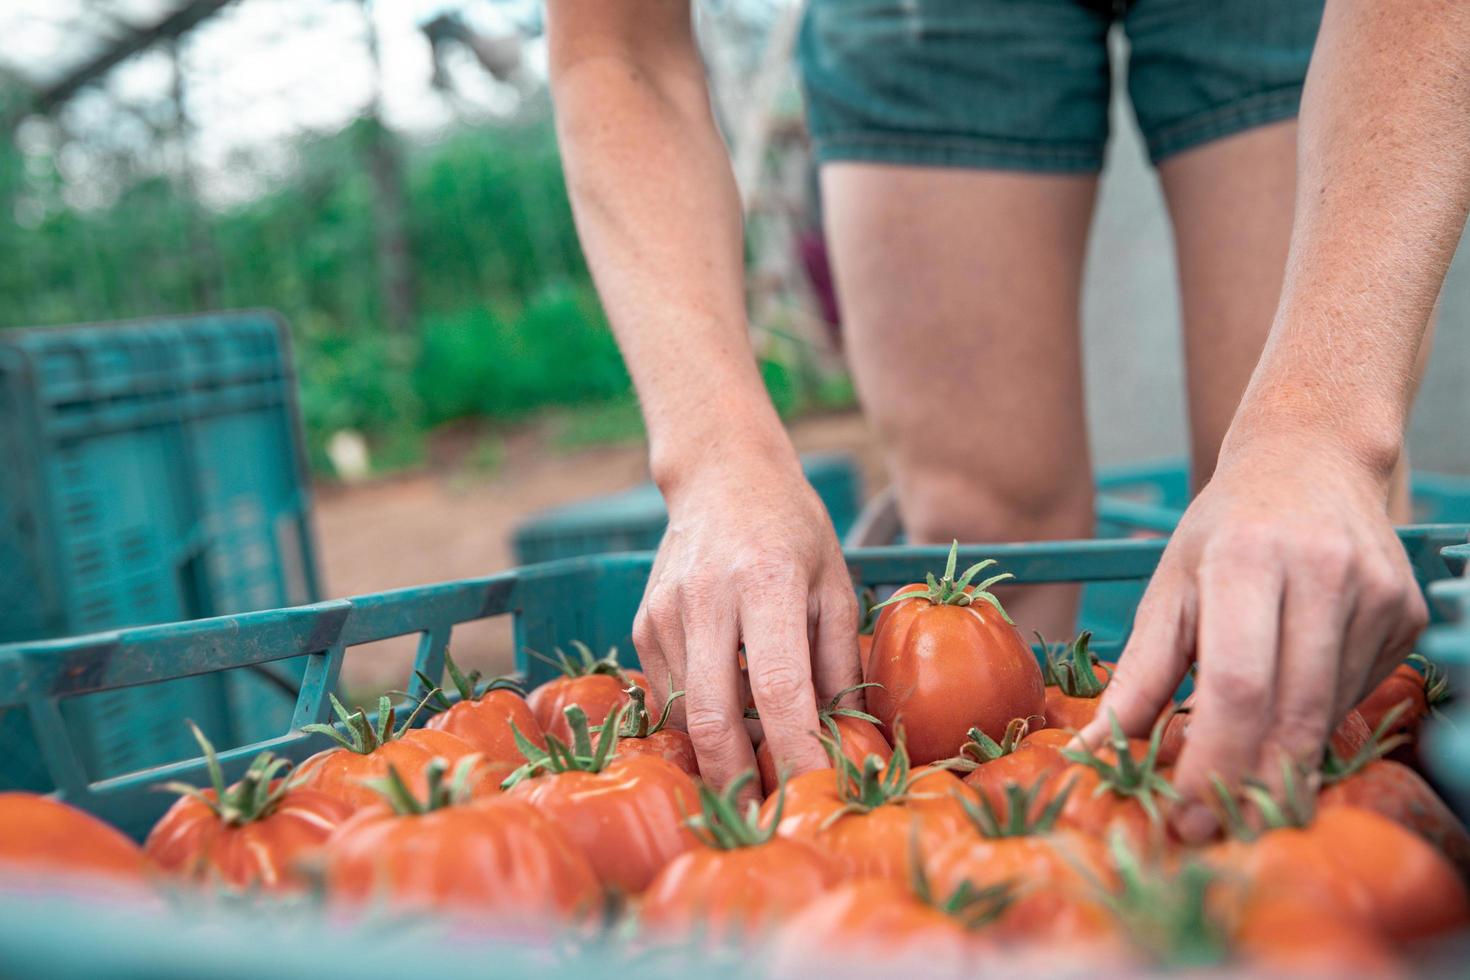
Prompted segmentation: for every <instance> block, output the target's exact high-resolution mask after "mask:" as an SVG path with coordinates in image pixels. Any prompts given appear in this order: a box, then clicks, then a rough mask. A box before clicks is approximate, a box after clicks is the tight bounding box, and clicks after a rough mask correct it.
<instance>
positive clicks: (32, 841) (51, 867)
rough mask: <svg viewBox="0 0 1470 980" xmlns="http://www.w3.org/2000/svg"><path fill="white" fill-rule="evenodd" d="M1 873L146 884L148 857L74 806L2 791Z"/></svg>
mask: <svg viewBox="0 0 1470 980" xmlns="http://www.w3.org/2000/svg"><path fill="white" fill-rule="evenodd" d="M0 869H3V871H4V873H5V874H4V876H5V877H8V876H10V875H12V874H13V875H17V876H19V875H28V876H29V875H34V876H36V878H37V880H42V881H44V880H47V879H49V878H50V877H52V876H54V875H64V876H68V877H72V876H84V877H90V878H107V879H112V880H117V881H126V882H141V881H142V880H143V879H144V877H145V876H146V872H147V870H148V862H147V859H146V858H145V857H144V856H143V851H142V849H141V848H139V847H138V845H137V844H135V843H133V841H131V840H129V839H128V838H127V836H126V835H124V834H123V833H122V832H121V831H119V830H117V829H116V828H114V827H112V826H110V825H108V824H106V823H103V822H102V821H101V820H98V819H97V818H96V817H94V816H92V815H91V814H90V813H87V812H86V811H85V810H79V809H77V808H76V807H74V806H69V805H67V804H65V803H62V802H61V801H60V800H53V799H52V798H51V797H49V796H39V795H37V794H35V793H23V792H9V793H0Z"/></svg>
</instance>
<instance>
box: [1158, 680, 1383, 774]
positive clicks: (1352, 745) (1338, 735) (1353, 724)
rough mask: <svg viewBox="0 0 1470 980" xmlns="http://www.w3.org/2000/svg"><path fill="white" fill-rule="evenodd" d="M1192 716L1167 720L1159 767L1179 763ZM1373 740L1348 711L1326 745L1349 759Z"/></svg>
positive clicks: (1187, 703) (1363, 722) (1358, 716)
mask: <svg viewBox="0 0 1470 980" xmlns="http://www.w3.org/2000/svg"><path fill="white" fill-rule="evenodd" d="M1193 703H1194V696H1193V695H1191V696H1190V697H1188V698H1186V699H1185V701H1184V707H1191V706H1192V705H1193ZM1170 711H1173V708H1166V709H1165V710H1164V713H1163V715H1161V716H1160V717H1161V718H1162V717H1168V715H1169V712H1170ZM1191 717H1192V716H1191V714H1190V713H1189V712H1187V711H1186V712H1176V713H1175V714H1174V716H1173V717H1172V718H1169V723H1168V725H1167V726H1166V727H1165V728H1164V737H1163V739H1162V740H1161V741H1160V742H1159V756H1158V761H1159V765H1161V766H1172V765H1174V763H1175V762H1177V761H1178V759H1179V756H1180V754H1181V753H1183V751H1184V743H1185V741H1186V739H1188V737H1189V722H1190V718H1191ZM1372 738H1373V726H1372V725H1369V724H1368V722H1367V721H1366V720H1365V719H1364V718H1363V716H1362V715H1361V714H1359V713H1358V712H1357V711H1349V712H1348V713H1347V714H1346V715H1344V716H1343V719H1342V721H1340V722H1338V725H1337V727H1336V728H1334V729H1333V730H1332V737H1331V739H1330V741H1329V744H1330V745H1331V746H1332V751H1334V752H1336V753H1337V754H1338V756H1339V757H1341V758H1344V759H1351V758H1352V757H1353V756H1355V755H1357V754H1358V753H1359V752H1360V751H1362V748H1363V746H1365V745H1367V744H1368V743H1369V742H1370V741H1371V740H1372Z"/></svg>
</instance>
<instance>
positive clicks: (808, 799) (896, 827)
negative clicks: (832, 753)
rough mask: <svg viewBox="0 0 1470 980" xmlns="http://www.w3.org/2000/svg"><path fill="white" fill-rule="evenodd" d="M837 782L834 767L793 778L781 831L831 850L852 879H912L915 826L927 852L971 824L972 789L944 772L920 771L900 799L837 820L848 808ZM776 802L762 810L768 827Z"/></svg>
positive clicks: (769, 802) (768, 801)
mask: <svg viewBox="0 0 1470 980" xmlns="http://www.w3.org/2000/svg"><path fill="white" fill-rule="evenodd" d="M837 786H838V784H837V773H836V771H835V770H832V769H819V770H816V771H814V772H807V773H802V774H801V775H800V776H796V777H794V778H792V779H790V780H788V781H787V783H786V805H785V808H784V809H783V810H782V815H781V822H780V824H778V825H777V827H776V833H777V834H778V835H779V836H781V837H787V838H790V839H792V840H798V841H804V842H806V843H808V844H811V845H812V846H813V847H816V848H817V849H819V850H821V851H825V852H826V853H827V854H830V855H831V856H832V857H833V858H834V859H835V860H836V862H837V864H838V866H839V867H840V868H842V870H843V872H844V874H845V875H846V876H847V877H849V878H863V877H875V878H888V879H891V880H893V881H897V882H906V881H908V876H909V870H910V869H909V861H910V853H911V851H910V847H911V842H910V835H911V834H912V833H913V831H914V828H916V827H917V829H918V833H919V849H920V852H921V853H928V852H929V851H930V850H932V849H933V848H936V847H938V846H939V845H940V844H942V843H943V842H944V841H945V840H947V839H948V838H950V837H953V836H955V835H957V834H961V833H966V832H968V831H969V828H970V821H969V817H967V816H966V815H965V810H964V807H963V806H962V805H961V804H960V802H959V797H961V796H962V795H963V794H965V793H966V792H968V790H967V788H966V787H965V785H964V784H963V783H961V782H960V781H959V780H958V779H957V778H955V776H954V775H953V774H952V773H949V772H946V771H944V770H931V771H929V772H927V773H924V774H919V775H916V776H915V778H914V782H913V788H912V789H911V791H910V792H909V793H908V795H907V796H905V797H904V798H903V799H902V801H900V802H895V803H885V804H883V805H881V806H877V807H874V808H873V809H871V810H869V811H867V812H866V813H846V814H843V815H842V816H840V817H835V818H834V816H833V815H834V814H837V813H840V812H841V811H842V810H843V808H844V807H845V806H846V804H845V803H844V802H843V800H842V797H841V796H840V795H839V794H838V788H837ZM776 804H777V797H775V796H768V797H766V802H765V803H764V805H762V807H761V812H760V819H761V824H762V826H764V825H765V824H766V821H768V820H771V819H773V818H774V815H775V810H776Z"/></svg>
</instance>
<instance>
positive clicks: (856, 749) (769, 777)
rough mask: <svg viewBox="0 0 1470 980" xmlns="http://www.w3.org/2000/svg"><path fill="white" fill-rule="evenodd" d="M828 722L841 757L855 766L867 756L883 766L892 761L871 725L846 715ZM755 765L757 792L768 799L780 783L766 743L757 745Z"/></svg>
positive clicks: (878, 733)
mask: <svg viewBox="0 0 1470 980" xmlns="http://www.w3.org/2000/svg"><path fill="white" fill-rule="evenodd" d="M832 720H833V721H834V722H835V723H836V724H837V731H838V732H839V733H840V734H841V736H842V754H843V755H844V756H846V757H847V758H849V759H851V760H852V761H853V762H854V763H856V764H857V765H859V766H861V765H862V764H863V760H864V759H866V758H867V757H868V756H870V755H876V756H877V757H878V758H880V759H882V760H883V761H884V762H887V761H888V760H889V759H891V758H893V748H892V747H891V746H889V744H888V739H886V738H884V737H883V733H882V732H880V731H879V730H878V727H877V726H876V725H874V724H873V723H872V722H871V721H864V720H863V719H862V718H851V717H848V716H846V715H837V716H835V717H834V718H833V719H832ZM824 734H826V733H825V732H824ZM755 764H756V766H757V767H758V768H759V769H760V774H761V791H762V792H763V793H765V794H766V795H767V796H770V795H771V794H772V793H774V792H776V787H777V785H779V783H780V778H779V776H778V774H777V772H776V759H775V757H774V756H773V755H772V754H771V746H770V743H768V742H762V743H761V745H760V748H759V749H757V750H756V753H755Z"/></svg>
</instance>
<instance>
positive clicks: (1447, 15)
mask: <svg viewBox="0 0 1470 980" xmlns="http://www.w3.org/2000/svg"><path fill="white" fill-rule="evenodd" d="M1297 185H1298V186H1297V202H1296V214H1295V221H1294V225H1293V230H1292V240H1291V250H1290V255H1289V258H1288V264H1287V273H1286V281H1285V285H1284V287H1283V291H1282V296H1281V300H1280V304H1279V307H1278V311H1277V315H1276V319H1275V322H1274V324H1273V326H1272V330H1271V335H1270V338H1269V340H1268V342H1267V345H1266V349H1265V351H1264V353H1263V354H1262V357H1261V361H1260V363H1259V364H1258V365H1257V368H1256V371H1255V373H1254V375H1253V376H1252V379H1251V383H1250V386H1249V387H1248V389H1247V391H1246V393H1245V395H1244V397H1243V398H1242V401H1241V405H1240V408H1239V410H1238V411H1237V414H1236V417H1235V419H1234V421H1233V423H1232V425H1231V428H1230V431H1229V433H1228V435H1227V436H1226V439H1225V442H1224V445H1223V446H1222V448H1221V452H1220V460H1219V464H1218V466H1217V468H1216V471H1215V475H1214V477H1213V478H1212V479H1211V481H1210V483H1209V485H1208V486H1206V487H1205V489H1204V490H1203V491H1202V492H1201V494H1200V496H1199V498H1198V499H1197V500H1196V501H1195V502H1194V504H1193V505H1192V506H1191V507H1190V508H1189V510H1188V511H1187V512H1186V514H1185V516H1184V518H1183V520H1182V521H1181V522H1180V525H1179V528H1178V530H1177V531H1176V532H1175V534H1174V537H1173V539H1172V540H1171V542H1170V544H1169V546H1168V548H1167V549H1166V551H1165V554H1164V557H1163V559H1162V561H1161V563H1160V565H1159V569H1158V571H1157V573H1156V574H1155V577H1154V581H1153V582H1152V583H1151V584H1150V587H1149V590H1148V592H1147V594H1146V595H1145V598H1144V601H1143V603H1142V605H1141V606H1140V608H1139V613H1138V617H1137V622H1136V626H1135V630H1134V633H1133V636H1132V638H1131V639H1130V642H1129V644H1128V647H1127V649H1126V650H1125V653H1124V656H1123V659H1122V661H1121V662H1120V664H1119V667H1118V671H1117V674H1116V676H1115V678H1114V680H1113V682H1112V683H1111V684H1110V685H1109V689H1108V692H1107V694H1106V695H1105V697H1104V701H1103V710H1102V711H1101V712H1100V714H1099V720H1098V721H1096V722H1094V723H1093V724H1092V725H1091V726H1089V727H1088V729H1087V730H1085V731H1084V732H1083V737H1084V738H1085V739H1086V740H1088V741H1094V742H1095V741H1097V740H1099V739H1101V738H1102V737H1103V736H1104V733H1105V730H1106V725H1107V720H1106V719H1107V714H1108V712H1109V711H1112V712H1116V714H1117V717H1118V719H1119V720H1120V721H1121V722H1122V724H1123V726H1124V728H1125V729H1127V730H1129V731H1130V732H1131V733H1135V734H1139V733H1143V732H1145V731H1146V730H1147V729H1148V728H1149V726H1150V725H1151V724H1152V722H1153V720H1154V718H1155V717H1156V716H1157V714H1158V712H1159V710H1160V708H1161V707H1162V706H1163V705H1164V704H1165V703H1166V702H1167V700H1168V698H1169V696H1170V694H1171V693H1172V692H1173V690H1174V688H1175V686H1176V685H1177V683H1178V681H1179V680H1180V679H1181V678H1182V676H1183V674H1184V672H1185V671H1186V670H1187V669H1188V667H1189V664H1190V662H1191V661H1196V662H1197V663H1198V665H1199V679H1198V696H1197V700H1196V705H1195V708H1194V714H1193V717H1192V719H1191V723H1190V738H1189V742H1188V745H1187V747H1186V749H1185V752H1184V755H1183V756H1182V757H1181V759H1180V761H1179V765H1178V768H1177V771H1176V773H1177V783H1178V787H1179V789H1180V791H1181V793H1182V794H1183V795H1184V796H1185V798H1186V800H1193V801H1195V802H1196V804H1198V801H1201V800H1206V799H1208V798H1209V796H1210V785H1209V781H1210V777H1211V776H1214V775H1218V776H1220V777H1221V778H1223V779H1224V780H1225V781H1226V782H1227V783H1229V784H1235V783H1236V782H1238V781H1239V779H1240V778H1242V777H1245V776H1250V775H1254V776H1257V777H1259V778H1261V779H1263V780H1265V781H1267V782H1268V783H1276V782H1277V781H1279V769H1278V766H1279V762H1280V757H1281V753H1283V752H1285V753H1287V754H1289V755H1290V756H1291V757H1293V758H1294V759H1296V760H1297V761H1299V762H1302V763H1304V764H1308V765H1310V764H1312V763H1313V762H1315V760H1316V759H1317V758H1319V757H1320V753H1321V750H1322V744H1323V741H1324V740H1325V738H1326V735H1327V734H1328V732H1329V730H1330V729H1331V727H1332V726H1333V725H1334V724H1335V723H1336V722H1337V720H1338V719H1339V718H1340V717H1341V716H1342V715H1343V714H1344V713H1346V711H1347V710H1349V709H1350V708H1351V707H1352V705H1353V704H1354V703H1355V702H1356V700H1357V699H1358V697H1359V696H1360V695H1361V694H1362V693H1363V691H1364V690H1365V688H1366V687H1367V686H1368V685H1371V684H1372V683H1374V682H1376V681H1377V680H1378V679H1380V678H1381V677H1383V676H1384V675H1386V674H1387V673H1388V671H1390V670H1391V669H1392V668H1393V666H1394V664H1395V663H1397V662H1398V661H1399V660H1401V659H1402V658H1403V656H1404V655H1405V654H1407V653H1408V652H1409V650H1410V649H1411V645H1412V643H1413V642H1414V640H1415V638H1416V637H1417V635H1418V633H1419V631H1420V630H1421V629H1422V627H1423V625H1424V622H1425V617H1426V611H1425V608H1424V603H1423V600H1422V598H1421V597H1420V595H1419V592H1418V589H1417V587H1416V585H1415V582H1414V578H1413V575H1412V572H1411V570H1410V568H1409V565H1408V562H1407V559H1406V557H1405V555H1404V552H1403V549H1402V547H1401V546H1400V545H1399V543H1398V541H1397V539H1396V537H1395V536H1394V534H1393V530H1392V527H1391V526H1390V523H1389V520H1388V517H1387V513H1386V500H1387V495H1388V486H1389V477H1390V474H1391V473H1392V471H1393V468H1394V466H1395V464H1396V463H1397V461H1398V458H1399V454H1400V452H1401V449H1402V444H1403V436H1404V430H1405V426H1406V424H1407V419H1408V413H1409V408H1410V403H1411V401H1412V397H1413V392H1414V387H1415V376H1414V363H1415V359H1416V356H1417V354H1418V351H1419V346H1420V343H1421V341H1422V338H1423V335H1424V330H1425V327H1426V325H1427V323H1428V321H1429V318H1430V315H1431V313H1432V311H1433V308H1434V304H1435V301H1436V299H1437V297H1438V294H1439V290H1440V287H1441V285H1442V283H1443V280H1444V275H1445V272H1446V270H1447V268H1448V265H1449V262H1450V259H1451V257H1452V256H1453V254H1454V251H1455V247H1456V245H1457V243H1458V241H1459V238H1460V234H1461V232H1462V231H1463V229H1464V225H1465V219H1466V213H1467V207H1470V8H1467V7H1465V6H1464V5H1460V4H1455V3H1424V2H1417V0H1380V2H1366V0H1332V2H1330V3H1328V5H1327V9H1326V12H1325V15H1324V19H1323V23H1322V27H1321V31H1320V34H1319V37H1318V42H1317V48H1316V51H1315V53H1314V55H1313V60H1312V67H1311V70H1310V73H1309V75H1308V80H1307V86H1306V90H1305V93H1304V95H1303V100H1302V109H1301V116H1300V123H1299V160H1298V182H1297ZM1176 826H1177V827H1178V829H1179V830H1180V831H1181V832H1182V833H1183V834H1184V835H1185V836H1186V837H1187V838H1190V839H1197V838H1199V837H1202V836H1205V835H1207V834H1208V833H1209V832H1210V831H1211V830H1212V829H1213V819H1212V817H1211V816H1210V814H1209V812H1208V811H1207V810H1204V809H1203V808H1202V807H1201V806H1199V805H1193V806H1185V807H1183V808H1181V809H1180V810H1179V811H1178V813H1177V816H1176Z"/></svg>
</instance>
